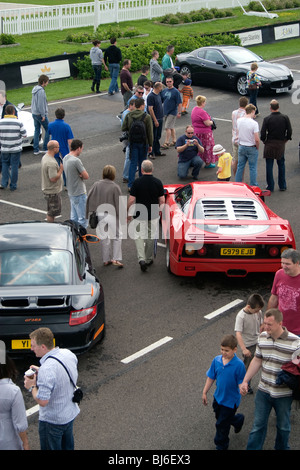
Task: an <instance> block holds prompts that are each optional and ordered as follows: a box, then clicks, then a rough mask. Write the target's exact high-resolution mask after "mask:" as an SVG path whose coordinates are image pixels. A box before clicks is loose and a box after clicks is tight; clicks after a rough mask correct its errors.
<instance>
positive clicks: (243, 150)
mask: <svg viewBox="0 0 300 470" xmlns="http://www.w3.org/2000/svg"><path fill="white" fill-rule="evenodd" d="M257 160H258V150H257V148H256V147H247V146H246V145H239V154H238V166H237V170H236V175H235V181H238V182H242V181H243V173H244V169H245V166H246V163H247V161H248V163H249V171H250V186H257V185H258V184H257V181H256V176H257Z"/></svg>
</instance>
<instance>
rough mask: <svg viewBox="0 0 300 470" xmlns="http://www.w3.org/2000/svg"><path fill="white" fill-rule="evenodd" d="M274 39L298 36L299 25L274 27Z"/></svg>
mask: <svg viewBox="0 0 300 470" xmlns="http://www.w3.org/2000/svg"><path fill="white" fill-rule="evenodd" d="M274 33H275V39H276V41H279V40H280V39H289V38H294V37H298V36H299V23H297V24H290V25H288V24H286V25H285V26H276V27H275V28H274Z"/></svg>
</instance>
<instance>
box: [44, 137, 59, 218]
mask: <svg viewBox="0 0 300 470" xmlns="http://www.w3.org/2000/svg"><path fill="white" fill-rule="evenodd" d="M58 151H59V143H58V142H57V141H56V140H50V142H48V145H47V153H45V155H44V156H43V158H42V191H43V193H44V197H45V199H46V201H47V222H54V218H55V217H57V216H59V215H60V214H61V191H62V186H63V177H62V174H63V170H64V169H63V165H62V163H61V164H60V165H58V163H57V161H56V160H55V154H56V153H57V152H58Z"/></svg>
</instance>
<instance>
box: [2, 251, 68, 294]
mask: <svg viewBox="0 0 300 470" xmlns="http://www.w3.org/2000/svg"><path fill="white" fill-rule="evenodd" d="M70 277H71V254H70V253H69V252H67V251H59V250H44V249H43V250H11V251H6V252H2V253H0V286H41V285H42V286H47V285H62V284H70Z"/></svg>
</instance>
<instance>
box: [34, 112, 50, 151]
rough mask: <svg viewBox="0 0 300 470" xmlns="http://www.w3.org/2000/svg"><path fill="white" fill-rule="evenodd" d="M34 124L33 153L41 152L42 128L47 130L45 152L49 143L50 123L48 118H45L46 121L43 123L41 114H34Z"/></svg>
mask: <svg viewBox="0 0 300 470" xmlns="http://www.w3.org/2000/svg"><path fill="white" fill-rule="evenodd" d="M32 117H33V122H34V136H33V151H34V152H38V151H39V141H40V131H41V126H43V128H44V129H45V137H44V147H43V148H44V150H47V144H48V142H49V131H48V125H49V121H48V118H47V116H45V119H44V121H42V116H41V115H39V114H33V115H32Z"/></svg>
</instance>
